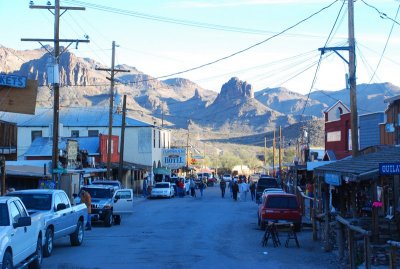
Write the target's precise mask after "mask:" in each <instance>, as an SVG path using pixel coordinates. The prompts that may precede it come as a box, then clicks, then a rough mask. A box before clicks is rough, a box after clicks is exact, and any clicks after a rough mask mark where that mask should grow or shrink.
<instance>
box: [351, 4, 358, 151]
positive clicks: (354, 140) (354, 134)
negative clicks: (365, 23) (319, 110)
mask: <svg viewBox="0 0 400 269" xmlns="http://www.w3.org/2000/svg"><path fill="white" fill-rule="evenodd" d="M348 2H349V5H348V13H349V84H350V113H351V114H350V122H351V152H352V154H351V155H352V156H353V157H357V156H358V153H359V152H358V111H357V84H356V52H355V40H354V3H353V1H352V0H349V1H348Z"/></svg>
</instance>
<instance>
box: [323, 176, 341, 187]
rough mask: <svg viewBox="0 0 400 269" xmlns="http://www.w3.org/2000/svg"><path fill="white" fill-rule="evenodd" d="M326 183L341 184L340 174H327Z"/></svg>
mask: <svg viewBox="0 0 400 269" xmlns="http://www.w3.org/2000/svg"><path fill="white" fill-rule="evenodd" d="M325 183H326V184H329V185H333V186H340V185H341V180H340V175H337V174H325Z"/></svg>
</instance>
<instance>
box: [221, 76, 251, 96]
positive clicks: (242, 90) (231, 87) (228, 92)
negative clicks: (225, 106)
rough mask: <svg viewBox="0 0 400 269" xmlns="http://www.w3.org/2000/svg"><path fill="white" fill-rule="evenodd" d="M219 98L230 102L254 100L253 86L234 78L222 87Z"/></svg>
mask: <svg viewBox="0 0 400 269" xmlns="http://www.w3.org/2000/svg"><path fill="white" fill-rule="evenodd" d="M219 97H221V98H223V99H228V100H232V99H242V98H254V92H253V89H252V86H251V85H250V84H248V83H247V82H246V81H242V80H240V79H239V78H237V77H233V78H231V79H230V80H229V81H228V82H227V83H225V84H224V85H222V88H221V92H220V94H219Z"/></svg>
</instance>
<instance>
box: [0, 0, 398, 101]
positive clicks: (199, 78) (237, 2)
mask: <svg viewBox="0 0 400 269" xmlns="http://www.w3.org/2000/svg"><path fill="white" fill-rule="evenodd" d="M364 1H365V2H366V3H368V4H370V5H372V6H374V7H376V8H377V9H378V10H380V11H381V12H384V13H386V14H387V16H388V17H390V18H392V19H394V18H395V16H396V11H397V9H398V6H399V4H400V2H399V1H396V0H364ZM46 2H47V1H43V0H36V1H34V3H35V4H36V5H45V4H46ZM51 2H52V3H54V1H51ZM333 2H334V0H227V1H222V0H214V1H211V0H200V1H194V0H193V1H190V0H164V1H162V0H147V1H128V0H112V1H111V0H82V1H74V0H69V1H67V0H61V4H62V5H65V6H80V5H81V4H83V5H85V3H87V9H86V11H68V12H67V13H65V14H64V15H63V16H62V19H61V24H60V36H61V38H80V39H83V38H84V35H88V36H89V37H90V44H79V47H78V49H77V50H76V49H75V46H74V45H73V46H71V50H72V52H73V53H75V54H77V55H78V56H80V57H89V58H92V59H94V60H96V61H99V62H100V63H102V64H104V65H105V66H110V65H111V43H112V41H116V43H117V44H119V46H120V47H118V48H117V51H116V59H117V60H116V62H117V63H118V64H128V65H131V66H134V67H136V68H137V69H138V70H140V71H142V72H144V73H146V74H149V75H151V76H154V77H158V76H163V75H167V74H171V73H175V72H179V71H182V70H186V69H189V68H192V67H196V66H200V65H203V64H206V63H208V62H212V61H215V60H217V59H220V58H222V57H225V56H228V55H231V54H233V53H235V52H237V51H240V50H242V49H244V48H247V47H250V46H251V45H254V44H256V43H258V42H260V41H263V40H265V39H267V38H269V37H271V36H272V35H274V34H276V33H278V32H280V31H282V30H284V29H285V28H288V27H290V26H292V25H294V24H296V23H297V22H299V21H300V20H302V19H304V18H306V17H308V16H309V15H311V14H312V13H314V12H316V11H318V10H320V9H321V8H323V7H325V6H328V5H329V4H331V3H333ZM342 4H343V1H337V2H336V3H335V4H333V5H332V6H331V7H330V8H328V9H326V10H324V11H322V12H321V13H320V14H318V15H316V16H315V17H313V18H311V19H309V20H307V21H306V22H304V23H302V24H300V25H299V26H297V27H295V28H293V29H291V30H290V31H288V32H287V33H285V34H283V35H279V36H278V37H275V38H273V39H271V40H270V41H267V42H265V43H263V44H261V45H259V46H256V47H254V48H253V49H250V50H248V51H245V52H243V53H240V54H238V55H236V56H234V57H231V58H229V59H227V60H223V61H220V62H218V63H215V64H213V65H210V66H207V67H204V68H201V69H198V70H195V71H192V72H188V73H184V74H180V75H179V77H184V78H187V79H190V80H192V81H194V82H196V83H198V84H199V85H200V86H202V87H204V88H206V89H210V90H214V91H217V92H219V91H220V89H221V86H222V85H223V84H224V83H225V82H227V81H228V80H229V79H230V78H231V77H232V76H236V77H239V78H240V79H242V80H246V81H247V82H248V83H250V84H252V85H253V88H254V90H255V91H258V90H261V89H264V88H268V87H269V88H273V87H286V88H288V89H290V90H292V91H295V92H299V93H302V94H306V93H308V92H309V90H310V89H311V86H312V81H313V78H314V74H315V70H316V63H317V62H318V60H319V55H320V54H319V52H318V48H320V47H323V46H324V44H325V42H326V40H327V37H328V35H329V33H330V31H331V28H332V27H333V24H334V21H335V19H336V17H337V16H338V13H339V10H340V8H341V6H342ZM93 5H101V6H104V7H109V9H107V10H108V11H100V10H97V9H94V8H93ZM354 5H355V34H356V40H357V83H368V82H369V81H372V82H392V83H393V84H395V85H398V86H400V76H399V75H398V73H399V71H398V69H399V67H400V59H399V55H400V53H399V48H400V46H399V45H400V44H399V43H400V39H399V33H400V31H399V30H400V29H399V27H400V26H399V25H398V24H394V27H393V32H392V34H391V36H390V39H389V41H388V45H387V48H386V51H385V53H384V54H383V58H382V60H381V63H380V65H379V68H378V69H376V67H377V65H378V62H379V59H380V57H381V55H382V52H383V49H384V47H385V43H386V41H387V39H388V36H389V32H390V29H391V27H392V25H393V22H392V21H391V20H389V19H382V18H380V16H379V14H378V13H377V11H376V10H375V9H373V8H371V7H369V6H367V5H366V4H365V3H364V2H363V1H361V0H358V1H356V2H355V3H354ZM115 9H120V10H119V11H124V12H123V13H129V14H130V16H127V15H121V14H116V13H115V12H111V11H115ZM133 13H135V14H137V13H141V14H142V15H144V16H146V17H149V16H151V17H152V18H153V19H151V20H150V19H144V18H139V17H138V16H137V15H135V16H132V14H133ZM156 16H158V17H162V18H161V19H162V20H163V21H157V20H154V17H156ZM0 18H1V19H0V20H1V21H2V22H3V25H5V26H6V27H2V30H1V33H2V35H1V38H0V45H3V46H5V47H10V48H13V49H32V48H38V47H39V46H40V45H39V44H38V43H35V42H21V41H20V39H21V38H52V37H53V22H54V18H53V15H52V14H51V13H50V12H49V11H47V10H37V9H29V1H27V0H24V1H21V0H18V1H7V2H6V1H4V0H2V1H0ZM165 18H170V19H176V20H181V21H184V23H185V24H187V23H193V22H199V23H201V25H202V26H203V27H193V26H187V25H182V24H174V23H167V22H165ZM397 21H398V22H400V15H399V17H398V19H397ZM204 24H213V25H218V26H221V25H222V26H226V27H228V26H229V27H236V28H240V29H239V30H240V31H227V30H226V27H223V30H215V29H209V28H206V27H204V26H205V25H204ZM244 29H247V30H244ZM236 30H238V29H236ZM250 30H251V31H250ZM255 30H257V31H255ZM346 38H347V2H346V3H345V5H344V8H343V10H342V12H341V15H340V16H339V20H338V23H337V27H336V28H335V30H334V31H333V35H332V39H331V40H330V41H329V42H328V46H346V45H347V44H346V40H347V39H346ZM342 54H343V56H344V57H345V58H347V52H342ZM375 70H376V74H375V76H372V75H373V73H374V71H375ZM346 72H347V65H346V64H345V62H344V61H343V60H341V59H340V58H339V57H338V56H337V55H335V54H331V55H329V56H328V55H326V57H324V58H323V59H322V61H321V65H320V69H319V72H318V74H317V77H316V82H315V84H314V86H313V87H312V90H340V89H343V88H344V87H345V74H346ZM371 78H372V80H371Z"/></svg>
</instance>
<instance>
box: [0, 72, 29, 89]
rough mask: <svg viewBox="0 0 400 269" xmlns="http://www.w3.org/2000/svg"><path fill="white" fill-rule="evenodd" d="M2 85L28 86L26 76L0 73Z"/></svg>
mask: <svg viewBox="0 0 400 269" xmlns="http://www.w3.org/2000/svg"><path fill="white" fill-rule="evenodd" d="M0 86H9V87H13V88H26V77H21V76H14V75H6V74H0Z"/></svg>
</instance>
